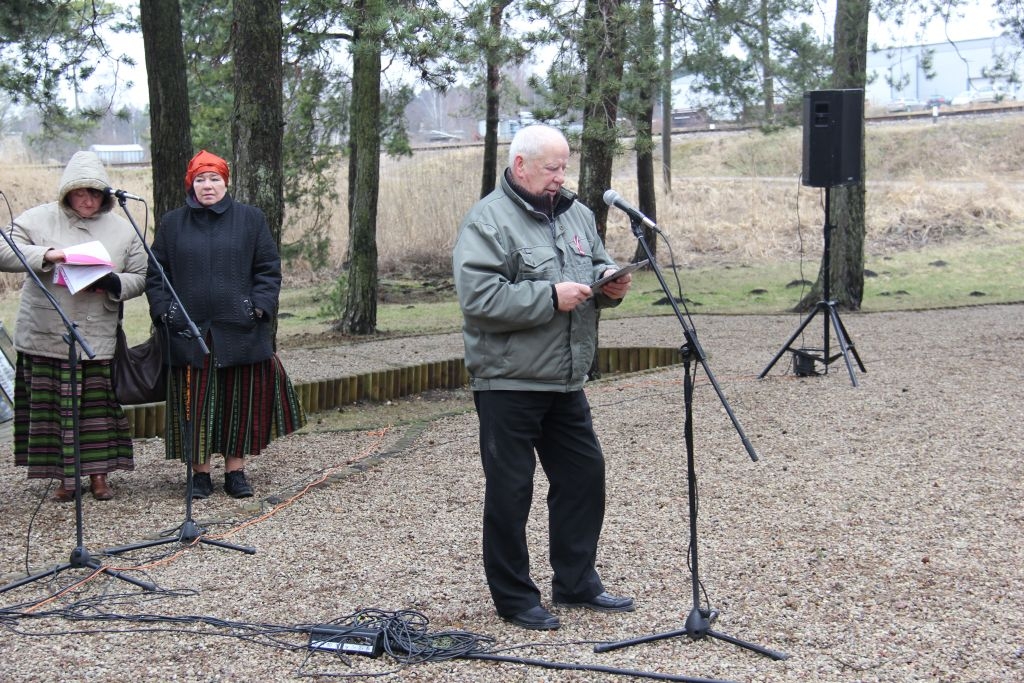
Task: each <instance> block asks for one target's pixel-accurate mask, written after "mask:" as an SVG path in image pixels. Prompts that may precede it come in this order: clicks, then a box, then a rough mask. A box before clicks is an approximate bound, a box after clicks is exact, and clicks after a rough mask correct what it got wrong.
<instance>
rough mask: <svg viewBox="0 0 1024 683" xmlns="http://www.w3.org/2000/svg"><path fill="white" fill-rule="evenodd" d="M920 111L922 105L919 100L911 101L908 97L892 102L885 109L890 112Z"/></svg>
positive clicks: (922, 107)
mask: <svg viewBox="0 0 1024 683" xmlns="http://www.w3.org/2000/svg"><path fill="white" fill-rule="evenodd" d="M922 109H924V103H923V102H921V100H913V99H910V98H908V97H901V98H899V99H896V100H893V101H892V102H890V103H889V106H888V107H887V110H888V111H890V112H899V111H920V110H922Z"/></svg>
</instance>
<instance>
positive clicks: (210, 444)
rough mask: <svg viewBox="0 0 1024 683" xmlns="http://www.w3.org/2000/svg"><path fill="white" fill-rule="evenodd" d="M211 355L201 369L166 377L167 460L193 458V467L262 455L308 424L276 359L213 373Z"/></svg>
mask: <svg viewBox="0 0 1024 683" xmlns="http://www.w3.org/2000/svg"><path fill="white" fill-rule="evenodd" d="M211 356H212V354H209V355H207V356H206V361H205V364H204V366H203V368H202V369H200V368H192V367H172V368H170V372H169V373H168V375H167V384H168V387H167V390H168V393H167V438H166V446H167V451H166V457H167V459H168V460H175V459H180V460H181V461H182V462H186V461H187V459H188V455H189V454H191V455H192V461H193V462H195V463H205V462H208V461H209V460H210V456H211V455H213V454H214V453H220V454H222V455H224V456H226V457H237V458H244V457H245V456H247V455H258V454H259V453H260V452H261V451H262V450H263V449H264V448H266V447H267V445H268V444H269V443H270V442H271V441H272V440H274V439H276V438H277V437H279V436H284V435H286V434H291V433H292V432H294V431H295V430H297V429H299V428H301V427H302V426H303V425H304V424H306V415H305V413H304V412H303V410H302V406H301V405H300V404H299V399H298V395H297V394H296V393H295V389H294V387H293V386H292V383H291V380H290V379H288V374H287V373H286V372H285V370H284V367H283V366H282V365H281V361H280V360H279V359H278V357H277V356H276V355H274V356H271V357H270V358H269V359H267V360H265V361H262V362H259V363H253V364H252V365H238V366H234V367H229V368H211V367H210V357H211ZM189 406H191V410H189V409H188V407H189ZM189 435H191V439H190V438H189ZM186 444H189V447H187V448H186Z"/></svg>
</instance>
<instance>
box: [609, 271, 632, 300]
mask: <svg viewBox="0 0 1024 683" xmlns="http://www.w3.org/2000/svg"><path fill="white" fill-rule="evenodd" d="M614 272H615V270H614V269H613V268H609V269H608V270H606V271H604V272H603V273H601V277H604V276H606V275H608V274H610V273H614ZM632 282H633V274H632V273H626V274H625V275H623V276H622V277H618V278H615V279H614V280H611V281H609V282H606V283H604V284H603V285H601V292H602V293H603V294H604V295H605V296H607V297H609V298H611V299H621V298H622V297H624V296H626V292H628V291H629V287H630V284H631V283H632Z"/></svg>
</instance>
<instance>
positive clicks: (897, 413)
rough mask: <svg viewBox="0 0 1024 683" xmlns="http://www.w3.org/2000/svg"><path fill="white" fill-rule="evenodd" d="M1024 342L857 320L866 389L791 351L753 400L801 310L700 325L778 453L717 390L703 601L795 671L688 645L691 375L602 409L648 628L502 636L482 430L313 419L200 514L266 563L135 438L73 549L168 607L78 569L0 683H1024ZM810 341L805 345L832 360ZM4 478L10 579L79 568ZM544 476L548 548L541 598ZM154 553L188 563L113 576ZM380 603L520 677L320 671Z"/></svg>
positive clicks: (612, 398)
mask: <svg viewBox="0 0 1024 683" xmlns="http://www.w3.org/2000/svg"><path fill="white" fill-rule="evenodd" d="M1022 320H1024V305H1011V306H985V307H976V308H964V309H956V310H942V311H929V312H908V313H893V314H843V321H844V323H845V324H846V327H847V329H848V330H849V333H850V334H851V335H852V337H853V340H854V342H855V343H856V347H857V350H858V352H859V353H860V356H861V358H862V359H863V360H864V363H865V365H866V366H867V372H866V373H861V372H859V371H857V372H856V374H855V376H856V377H857V380H858V382H859V383H860V386H859V387H856V388H855V387H854V386H853V385H852V382H851V380H850V377H849V375H848V374H847V371H846V368H845V366H844V364H843V362H842V360H841V359H840V360H839V361H837V362H836V363H834V364H833V365H832V366H831V367H830V368H829V372H828V373H827V374H826V375H823V376H817V377H804V378H800V377H795V376H794V375H793V374H792V373H791V372H790V371H789V369H790V368H789V365H790V357H789V354H785V355H784V357H783V358H782V359H780V361H779V362H778V363H777V364H776V366H775V367H774V368H773V369H772V371H771V372H770V373H769V375H768V377H766V378H765V379H764V380H759V379H758V378H757V375H758V374H759V373H760V372H761V371H762V369H764V367H765V366H766V365H767V363H768V362H769V361H770V360H771V358H772V356H773V355H774V353H775V352H776V351H777V350H778V349H779V348H780V347H781V345H782V344H783V343H784V342H785V340H786V339H787V338H788V337H789V335H790V334H791V333H792V331H793V330H794V329H796V327H797V325H798V324H799V322H800V318H799V317H798V316H795V315H787V316H742V317H719V316H707V317H701V316H698V317H697V318H696V320H695V323H696V327H697V332H698V335H699V338H700V341H701V343H702V345H703V348H704V350H705V352H706V353H707V356H708V366H709V367H710V368H711V370H712V372H713V374H714V376H715V377H716V378H717V379H718V382H719V384H720V385H721V388H722V391H723V393H724V395H725V397H726V399H727V401H728V404H729V405H730V406H731V408H732V409H733V411H734V413H735V415H736V418H737V420H738V421H739V423H740V425H741V426H742V427H743V429H744V430H745V432H746V434H747V436H748V437H749V438H750V441H751V443H752V444H753V447H754V448H755V449H756V451H757V454H758V455H759V460H758V461H757V462H753V461H752V460H751V458H750V457H748V454H747V452H746V451H745V449H744V448H743V445H742V443H741V441H740V438H739V436H738V434H737V431H736V429H735V428H734V427H733V424H732V422H731V421H730V420H729V419H728V415H727V414H726V412H725V411H724V409H723V402H722V401H721V400H720V399H719V396H718V395H717V393H716V392H715V390H714V388H713V387H712V386H711V384H710V382H709V381H708V376H707V374H706V373H704V372H703V371H701V372H699V373H698V375H697V385H696V390H695V396H694V410H693V413H694V443H695V452H696V472H697V478H698V479H699V482H698V491H699V494H700V503H701V505H700V511H699V515H698V517H697V520H698V534H697V538H696V541H697V550H698V552H699V570H700V571H699V573H698V576H699V578H700V581H701V588H702V590H701V591H699V595H700V600H701V605H702V606H710V607H711V608H713V609H714V610H716V611H717V612H718V613H719V616H718V619H717V622H716V623H715V625H714V628H715V629H716V631H717V632H719V633H722V634H726V635H727V636H729V637H732V638H738V639H740V640H741V641H743V642H745V643H747V644H751V645H756V646H758V647H765V648H769V649H771V650H774V651H778V652H782V653H785V654H786V655H788V658H787V659H785V660H784V661H776V660H773V659H771V658H769V657H767V656H763V655H762V654H758V653H757V652H755V651H752V650H751V649H750V648H748V647H744V646H742V645H738V644H735V643H733V642H730V641H729V640H725V639H720V638H714V637H706V638H699V637H691V636H690V635H689V634H688V633H687V631H686V629H685V627H684V624H685V622H686V618H687V615H688V614H690V612H691V610H692V609H693V606H694V605H693V600H694V590H693V583H692V581H691V578H692V575H691V571H690V569H689V568H688V565H687V547H688V543H689V541H690V534H689V528H688V525H689V515H688V504H687V484H686V453H685V442H684V438H683V415H684V411H683V406H682V370H681V368H680V367H677V368H668V369H664V370H659V371H652V372H646V373H640V374H635V375H631V376H626V377H622V378H618V379H605V380H602V381H599V382H596V383H594V384H593V385H591V386H590V387H589V388H588V394H589V396H590V400H591V404H592V406H593V411H594V417H595V421H596V423H597V424H598V430H599V434H600V436H601V439H602V443H603V445H604V449H605V453H606V457H607V461H608V482H609V487H608V512H607V516H606V522H605V530H604V535H603V539H602V546H601V550H600V554H599V563H600V570H601V573H602V576H603V578H604V580H605V583H606V585H607V587H608V588H609V590H611V591H612V592H616V593H620V594H629V595H633V596H635V597H636V599H637V604H638V608H637V610H636V611H635V612H633V613H630V614H623V615H607V614H596V613H590V612H580V611H572V610H566V609H556V610H555V611H556V613H558V614H559V615H560V617H561V618H562V623H563V626H562V629H561V630H559V631H556V632H552V633H535V632H528V631H523V630H521V629H518V628H516V627H514V626H511V625H509V624H507V623H505V622H503V621H501V620H500V619H498V618H497V617H496V615H495V614H494V611H493V608H492V606H491V603H490V599H489V596H488V594H487V590H486V587H485V583H484V579H483V573H482V570H481V567H480V560H479V556H480V538H479V536H480V532H479V529H480V519H479V517H480V510H481V496H482V475H481V471H480V466H479V459H478V454H477V446H476V418H475V416H474V415H473V414H472V413H471V412H462V413H459V412H456V413H454V414H451V413H449V414H446V415H441V416H438V417H437V418H436V419H432V420H421V421H418V422H413V423H410V424H402V425H399V426H391V427H386V428H382V429H380V430H377V431H333V432H331V431H325V430H322V429H321V430H317V429H316V428H315V424H314V425H312V426H311V427H307V429H306V430H304V431H303V432H300V433H298V434H295V435H292V436H290V437H288V438H285V439H282V440H279V441H277V442H275V443H274V444H273V446H272V448H271V449H270V450H269V451H268V452H266V453H265V454H264V455H262V456H260V457H255V458H252V459H251V460H250V463H249V467H248V471H249V474H250V478H251V479H252V481H253V483H254V485H255V487H256V490H257V498H255V499H250V502H248V503H246V504H245V505H239V503H238V501H233V500H231V499H229V498H227V497H226V496H225V495H224V494H223V493H221V492H219V491H218V492H217V493H215V495H214V496H213V497H211V498H210V499H209V500H206V501H197V502H196V503H195V505H194V507H193V515H194V517H195V519H197V520H198V521H199V523H200V524H201V525H202V526H203V527H204V528H206V529H208V533H207V534H206V535H204V536H203V540H216V539H223V540H224V541H225V542H228V543H232V544H242V545H246V546H252V547H254V548H255V549H256V552H255V554H247V553H244V552H239V551H237V550H235V549H232V548H225V547H221V546H217V545H214V544H211V543H201V544H198V545H195V546H187V545H185V544H182V543H180V542H179V541H178V540H177V536H176V532H174V531H173V530H174V529H175V528H176V527H177V526H178V525H179V524H180V523H181V522H182V521H183V520H184V519H185V517H186V506H185V504H184V501H183V481H184V471H183V468H182V466H181V465H180V464H178V463H175V462H167V461H164V460H163V459H162V444H161V443H160V442H158V441H155V440H154V441H140V442H138V443H137V456H136V461H137V470H136V471H135V472H134V473H122V474H117V475H114V476H113V477H112V483H113V486H114V487H115V490H116V491H117V497H116V499H115V500H113V501H111V502H107V503H100V502H97V501H94V500H92V498H91V497H89V496H86V497H85V498H84V501H83V519H84V524H83V537H84V542H83V545H84V547H85V548H86V549H87V550H90V551H91V552H92V554H93V555H94V556H97V557H99V559H100V561H102V562H103V564H104V566H105V567H107V568H108V569H113V568H115V567H129V568H134V567H141V568H140V569H139V570H135V569H132V570H131V571H129V572H128V573H127V576H131V577H135V578H139V579H142V580H146V581H151V582H153V583H154V584H155V585H156V586H157V590H155V591H143V590H140V589H138V588H137V587H136V586H134V585H132V584H130V583H128V582H126V581H122V580H120V579H118V578H117V577H114V576H110V575H108V574H105V573H100V574H96V575H93V574H92V572H91V571H90V570H88V569H85V568H71V569H68V570H66V571H59V572H57V573H56V576H55V577H46V578H43V579H41V580H38V581H33V582H30V583H27V584H25V585H21V586H18V587H15V588H13V589H10V590H8V591H6V592H4V593H2V594H0V595H2V599H0V604H3V605H5V606H6V608H5V610H4V611H3V612H2V613H0V614H2V615H3V616H2V620H0V623H2V624H3V625H4V626H5V627H6V633H4V635H3V638H2V639H0V656H2V657H3V661H4V662H6V664H5V665H4V669H5V670H4V674H3V678H5V679H6V680H33V681H47V680H52V681H57V680H68V679H71V678H75V679H81V680H110V681H127V680H132V681H136V680H161V681H295V680H300V679H302V678H305V677H308V676H314V677H327V676H332V675H372V674H384V673H388V672H394V677H397V678H399V679H400V680H415V681H484V682H488V681H494V682H498V681H502V682H504V681H559V682H561V681H607V680H618V679H627V680H628V678H627V677H626V676H625V674H624V673H622V672H631V673H633V674H637V675H639V674H647V675H651V676H652V677H654V676H653V674H655V673H656V674H657V675H660V676H672V677H675V678H674V680H703V679H714V680H734V681H772V682H776V681H783V682H788V681H792V682H801V683H804V682H807V681H836V682H845V681H893V682H897V681H898V682H903V681H1019V680H1022V679H1024V549H1022V547H1024V544H1022V531H1024V524H1022V523H1024V504H1022V500H1024V497H1022V480H1024V477H1022V473H1024V472H1022V470H1024V466H1022V459H1021V455H1022V452H1024V432H1022V428H1021V423H1022V418H1024V408H1022V405H1024V402H1022V398H1024V396H1022V394H1024V391H1022V389H1021V380H1022V379H1024V373H1022V367H1024V361H1022V360H1021V359H1022V358H1024V335H1022V332H1021V321H1022ZM820 321H821V319H820V318H819V319H818V321H816V322H815V324H813V325H812V326H811V328H813V330H814V333H815V335H807V336H806V337H805V339H804V340H803V344H805V345H806V346H811V347H813V346H820V344H821V329H822V325H820V324H818V322H820ZM601 329H602V343H604V344H606V345H616V344H622V345H635V344H637V343H642V344H650V345H678V344H679V343H680V341H681V339H682V334H681V330H680V328H679V324H678V322H677V321H675V319H674V318H655V319H635V320H626V321H606V322H604V323H602V328H601ZM798 345H800V344H798ZM833 350H835V347H834V346H833ZM460 353H461V342H460V340H459V337H458V335H443V336H439V337H430V338H415V339H405V340H392V341H386V342H379V343H367V344H354V345H350V346H346V347H342V348H339V349H334V350H329V349H318V350H316V351H313V352H302V351H289V352H287V353H285V354H282V356H283V357H284V359H285V363H286V365H287V366H288V368H289V370H290V371H291V372H292V374H293V376H294V377H295V378H296V379H303V378H307V377H312V376H315V374H316V372H317V369H318V368H319V369H320V371H322V372H326V371H327V369H330V368H338V369H340V372H334V371H332V372H331V374H343V373H346V372H359V371H363V370H364V369H368V368H371V367H380V366H381V365H382V364H389V363H398V362H402V361H400V360H397V359H399V358H401V359H408V360H409V361H410V362H420V361H422V360H427V359H433V358H448V357H451V356H452V355H458V354H460ZM313 422H314V423H315V420H314V421H313ZM5 448H6V449H7V450H8V451H9V446H7V447H5ZM8 457H9V455H8ZM8 462H10V460H9V459H8ZM219 479H220V475H219V469H217V468H215V481H218V480H219ZM0 482H2V484H3V486H4V490H6V491H7V492H8V493H7V494H6V495H4V496H3V497H2V498H0V572H2V573H3V577H2V578H3V579H4V580H5V581H7V582H12V581H15V580H16V579H17V577H18V576H19V575H20V576H24V573H25V571H26V567H28V569H29V570H31V571H33V572H36V571H40V570H45V569H46V568H48V567H52V566H53V565H55V564H56V563H60V562H66V561H67V559H68V558H69V556H70V553H71V551H72V550H74V549H75V548H76V546H77V540H76V525H75V514H74V513H75V508H74V506H73V505H69V504H64V505H58V504H55V503H51V502H49V501H47V500H43V499H44V497H45V490H46V486H45V484H44V483H43V482H39V481H32V482H29V481H27V480H26V479H25V478H24V472H23V471H21V470H20V469H16V468H14V467H6V468H2V470H0ZM542 482H543V480H542V479H540V480H539V482H538V487H537V488H538V491H537V494H536V496H535V500H536V501H537V505H535V509H534V514H533V517H532V519H531V523H530V529H529V533H530V537H531V547H532V549H533V563H534V576H535V579H536V580H537V582H538V585H539V586H541V588H542V591H543V592H544V593H545V595H547V594H548V593H549V585H550V570H549V568H548V567H547V562H546V552H545V547H546V532H545V529H546V513H545V510H544V506H543V499H544V486H543V483H542ZM161 530H167V531H171V533H172V535H171V536H170V540H171V542H169V543H165V544H162V545H157V546H154V547H150V548H146V549H141V550H135V551H132V552H125V553H118V554H116V555H113V556H109V557H108V556H104V555H103V554H102V550H101V549H104V548H107V549H109V548H112V547H115V546H119V545H122V544H133V543H136V542H139V541H141V540H143V539H152V538H158V534H159V533H160V532H161ZM90 578H91V580H88V581H86V582H84V583H82V584H81V585H75V584H77V583H78V582H80V581H83V580H86V579H90ZM5 585H6V584H5ZM65 587H72V589H71V590H69V591H68V592H65V593H62V594H60V595H57V591H58V590H59V589H61V588H65ZM371 608H374V609H379V610H386V611H400V610H414V611H416V612H418V613H420V614H421V615H422V616H423V617H424V618H425V619H426V620H429V625H428V626H427V627H426V628H427V630H429V631H430V632H432V633H434V632H442V631H452V630H454V631H459V632H467V633H473V634H478V635H481V636H486V637H489V638H492V639H493V641H494V642H493V645H492V646H493V647H494V648H495V649H498V648H500V649H502V654H503V655H504V656H509V657H516V658H520V661H519V662H501V663H499V662H494V661H480V660H471V659H467V658H457V659H454V660H451V661H441V662H429V663H419V664H402V663H400V662H398V661H397V660H396V659H395V658H392V657H390V656H387V655H385V656H383V657H381V658H378V659H371V658H367V657H360V656H354V657H351V658H349V659H348V661H347V662H346V661H345V660H344V659H342V658H341V657H338V656H337V655H335V654H331V653H328V652H325V651H322V650H321V651H315V652H309V651H308V650H306V649H305V647H304V646H305V645H306V643H307V641H308V627H309V625H316V624H326V623H328V622H332V621H337V620H342V621H344V620H345V619H346V618H347V617H348V615H351V614H352V613H353V612H355V611H357V610H362V609H371ZM15 612H24V613H25V616H19V617H15V616H14V613H15ZM128 617H132V619H131V620H129V619H128ZM303 626H305V627H306V628H307V632H305V633H303V632H302V630H301V629H302V627H303ZM666 632H670V633H671V632H676V635H671V636H669V637H665V638H661V639H658V640H656V641H654V642H648V643H644V644H637V645H633V646H629V647H623V648H621V649H616V650H612V651H610V652H601V653H595V652H594V651H593V649H594V648H593V644H594V641H619V640H623V639H630V638H634V637H637V636H642V635H646V634H664V633H666ZM506 648H515V649H512V650H508V649H506ZM536 660H543V661H546V662H549V663H560V664H561V665H563V666H572V667H591V669H592V670H579V669H578V670H564V669H563V670H559V669H551V668H544V667H542V666H540V664H539V663H537V662H536ZM620 674H621V675H620Z"/></svg>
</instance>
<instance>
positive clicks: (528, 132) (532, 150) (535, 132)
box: [508, 123, 565, 168]
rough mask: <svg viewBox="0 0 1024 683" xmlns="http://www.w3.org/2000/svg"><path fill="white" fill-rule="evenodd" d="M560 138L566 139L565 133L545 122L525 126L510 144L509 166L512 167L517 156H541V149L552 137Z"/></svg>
mask: <svg viewBox="0 0 1024 683" xmlns="http://www.w3.org/2000/svg"><path fill="white" fill-rule="evenodd" d="M556 137H557V138H560V139H561V140H562V141H565V135H563V134H562V131H560V130H558V129H557V128H555V127H554V126H548V125H546V124H543V123H532V124H530V125H529V126H523V127H522V128H520V129H519V130H518V131H516V134H515V135H514V136H512V142H511V143H509V146H508V167H509V168H512V166H513V164H515V161H516V157H523V158H524V159H535V158H537V157H538V156H540V154H541V151H542V150H543V149H544V147H546V146H547V144H548V143H550V142H551V140H552V138H556Z"/></svg>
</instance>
